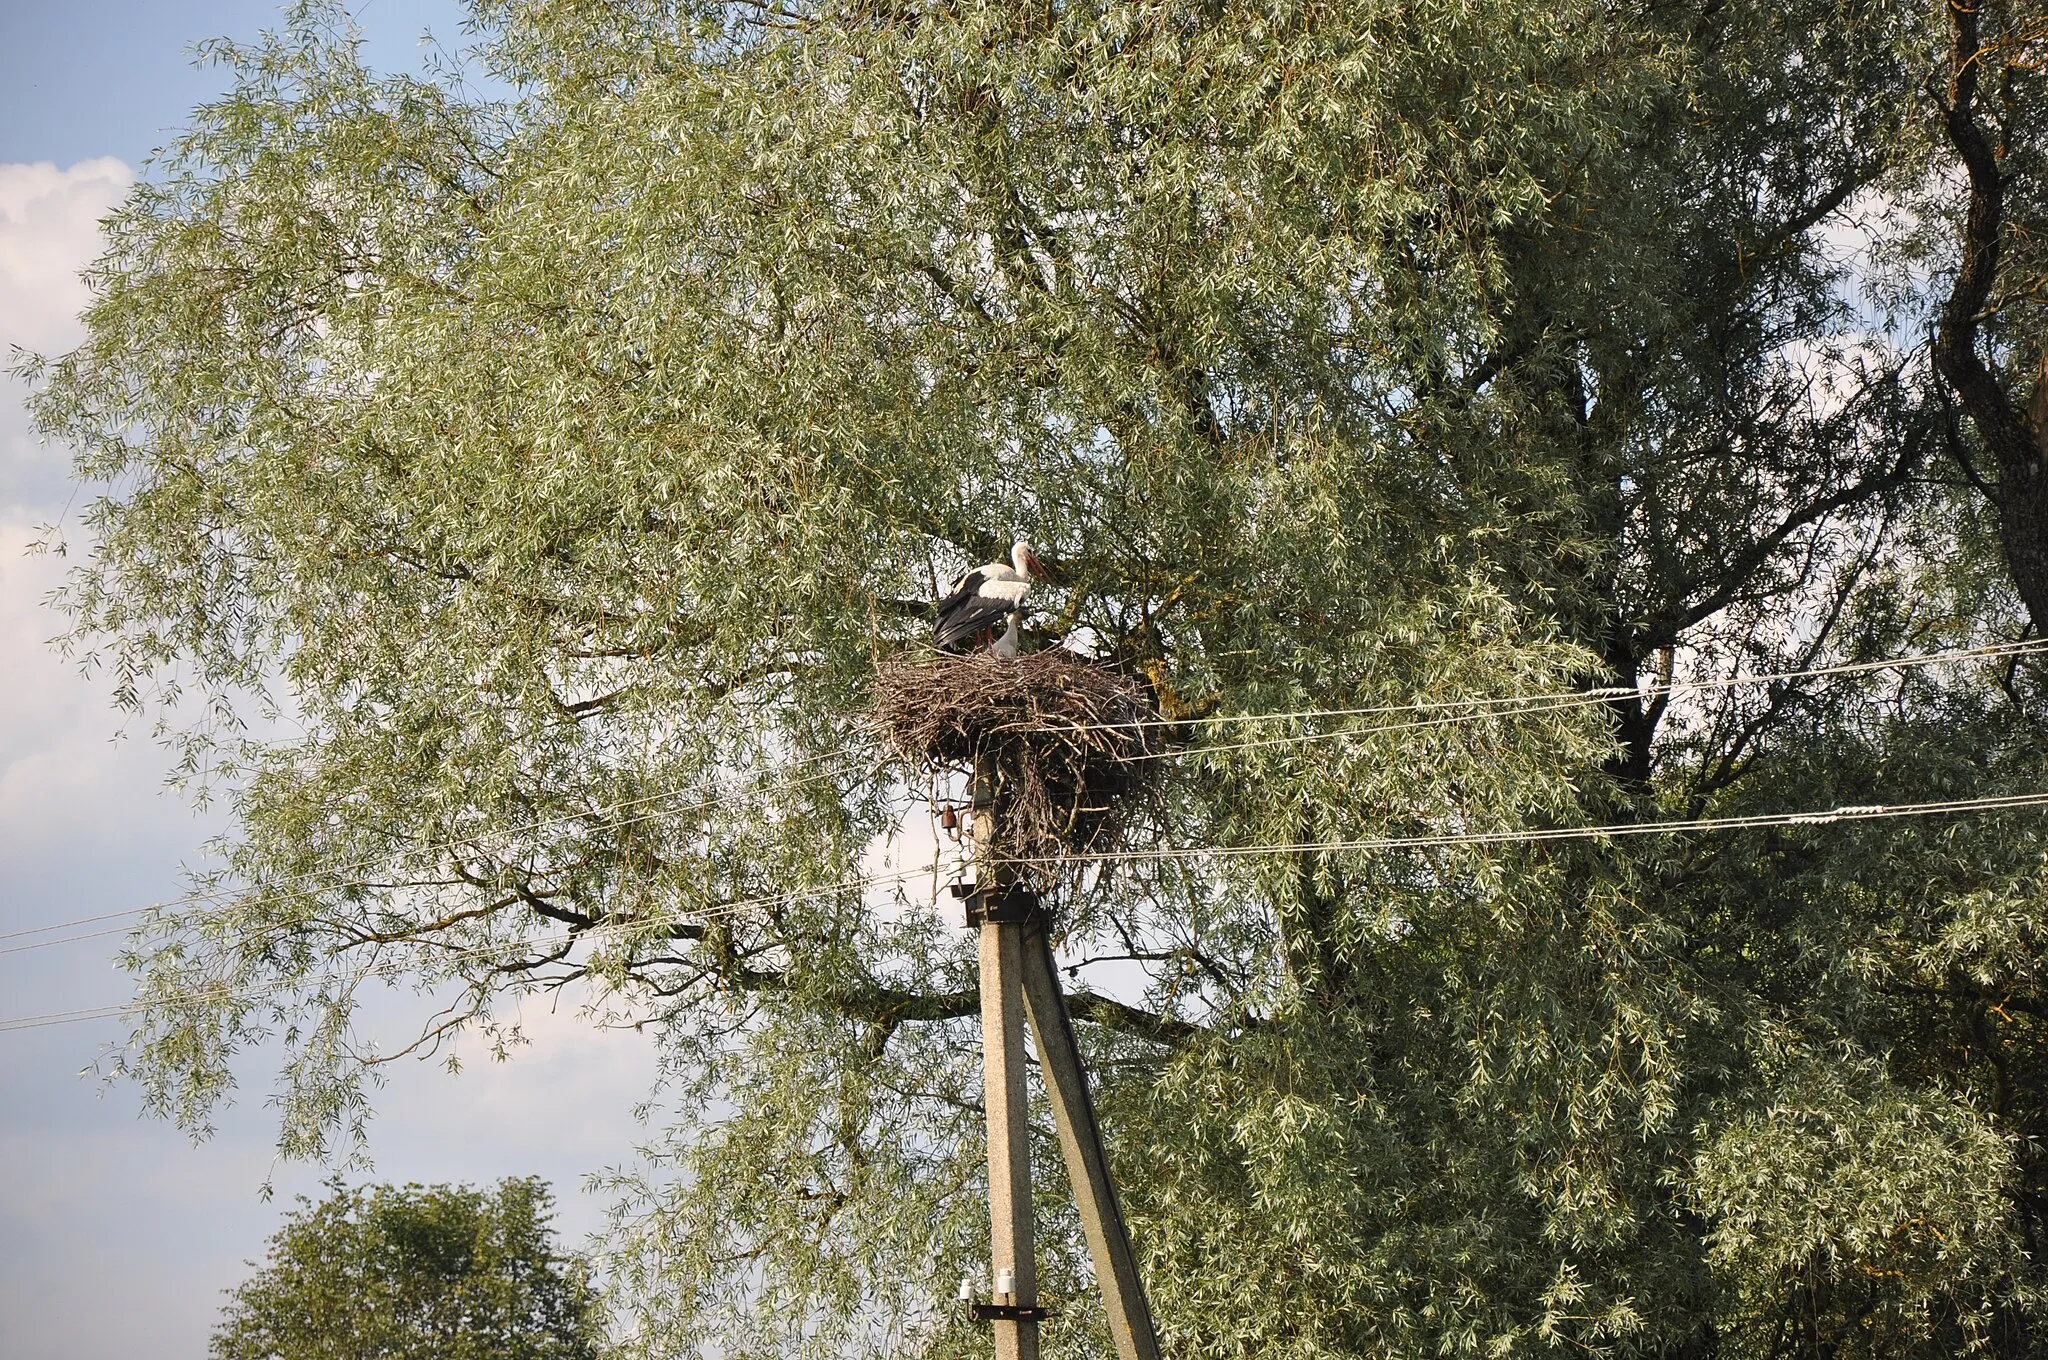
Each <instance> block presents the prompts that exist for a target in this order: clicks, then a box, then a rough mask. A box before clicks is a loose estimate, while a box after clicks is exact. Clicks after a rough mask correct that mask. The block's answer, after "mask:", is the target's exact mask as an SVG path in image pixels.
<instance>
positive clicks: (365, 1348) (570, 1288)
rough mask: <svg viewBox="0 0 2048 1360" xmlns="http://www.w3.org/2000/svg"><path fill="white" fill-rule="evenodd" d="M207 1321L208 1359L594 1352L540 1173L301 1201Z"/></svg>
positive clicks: (521, 1356)
mask: <svg viewBox="0 0 2048 1360" xmlns="http://www.w3.org/2000/svg"><path fill="white" fill-rule="evenodd" d="M299 1203H300V1208H299V1210H298V1211H297V1212H296V1213H293V1214H291V1215H289V1216H288V1217H287V1218H286V1221H285V1225H284V1226H283V1227H282V1228H280V1229H278V1231H277V1233H276V1235H275V1236H273V1237H272V1238H271V1240H270V1252H269V1255H268V1257H267V1258H266V1261H265V1264H264V1266H263V1268H262V1269H261V1270H259V1271H258V1272H257V1273H256V1275H255V1276H254V1277H252V1278H251V1279H249V1280H248V1281H247V1282H245V1283H244V1284H242V1285H241V1286H240V1287H238V1288H237V1289H236V1290H235V1291H234V1293H233V1295H232V1298H231V1301H230V1302H229V1304H228V1305H227V1307H226V1308H225V1309H224V1310H223V1312H224V1314H225V1316H224V1317H223V1318H222V1321H221V1323H220V1325H219V1326H218V1327H217V1328H216V1329H215V1330H214V1334H213V1349H212V1354H213V1355H214V1357H215V1360H324V1357H330V1356H333V1357H343V1356H349V1357H353V1356H367V1355H375V1356H390V1357H393V1358H394V1360H399V1358H400V1357H406V1358H408V1360H428V1357H432V1360H592V1357H595V1356H596V1354H597V1348H598V1344H599V1341H600V1339H601V1338H600V1332H599V1323H598V1321H597V1313H596V1308H595V1300H594V1298H593V1296H592V1294H591V1291H590V1287H589V1285H588V1283H587V1282H586V1279H585V1274H584V1267H583V1264H582V1262H580V1261H578V1260H575V1259H573V1258H564V1257H562V1256H559V1255H557V1254H556V1252H555V1250H554V1243H553V1234H552V1233H550V1232H549V1230H548V1226H547V1220H548V1210H549V1196H548V1190H547V1187H546V1186H545V1185H544V1184H542V1183H541V1182H540V1181H538V1180H507V1181H503V1182H501V1183H500V1184H499V1186H498V1188H497V1189H496V1191H494V1192H491V1193H488V1194H487V1193H485V1192H483V1191H479V1190H472V1189H469V1188H467V1187H458V1186H445V1185H438V1186H421V1185H408V1186H405V1187H404V1188H402V1189H401V1188H397V1187H393V1186H388V1185H381V1186H374V1187H363V1188H357V1189H354V1190H348V1189H344V1188H343V1187H342V1186H341V1185H339V1184H338V1183H337V1184H336V1185H335V1187H334V1193H333V1194H332V1195H330V1196H329V1197H328V1198H326V1199H324V1200H322V1201H321V1202H320V1203H318V1204H314V1203H311V1202H310V1201H307V1200H304V1199H301V1200H300V1201H299Z"/></svg>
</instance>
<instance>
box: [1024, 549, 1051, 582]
mask: <svg viewBox="0 0 2048 1360" xmlns="http://www.w3.org/2000/svg"><path fill="white" fill-rule="evenodd" d="M1024 571H1025V574H1027V575H1030V576H1036V577H1039V578H1040V579H1041V580H1043V579H1045V578H1046V577H1047V576H1048V575H1049V573H1047V571H1046V569H1045V563H1043V562H1041V561H1039V560H1038V554H1037V553H1025V554H1024Z"/></svg>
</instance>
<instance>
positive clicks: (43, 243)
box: [0, 156, 135, 524]
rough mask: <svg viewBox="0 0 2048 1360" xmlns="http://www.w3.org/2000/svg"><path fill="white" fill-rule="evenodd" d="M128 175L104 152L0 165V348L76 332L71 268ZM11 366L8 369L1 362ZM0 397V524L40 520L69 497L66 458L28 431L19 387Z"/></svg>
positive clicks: (46, 348) (45, 350)
mask: <svg viewBox="0 0 2048 1360" xmlns="http://www.w3.org/2000/svg"><path fill="white" fill-rule="evenodd" d="M134 179H135V176H134V173H133V172H132V171H130V170H129V168H128V167H127V166H126V165H124V164H122V163H121V162H120V161H117V160H115V159H113V158H112V157H110V156H102V157H100V158H99V159H97V160H89V161H80V162H79V163H78V164H76V165H74V166H72V167H71V168H70V169H68V170H59V169H58V168H57V167H56V166H54V165H51V164H50V163H49V162H47V161H42V162H38V163H36V164H34V165H21V164H0V353H11V352H12V351H13V350H14V349H16V348H19V349H23V350H28V351H31V352H34V353H39V354H58V353H62V352H63V351H64V350H67V349H69V348H71V347H72V346H73V345H75V344H77V343H78V341H79V339H80V338H81V337H82V336H83V334H84V332H83V330H82V329H81V327H80V325H79V321H78V314H79V312H80V311H82V310H83V309H84V307H85V305H86V302H87V301H88V300H89V298H90V293H89V292H88V291H87V289H86V285H85V282H84V280H83V279H81V278H79V271H80V270H82V269H84V268H85V267H86V266H87V265H89V264H91V263H92V261H93V260H94V259H95V258H96V257H97V256H98V255H99V253H100V250H101V236H100V230H99V222H100V219H101V218H102V217H104V216H106V214H107V213H108V212H110V211H112V210H113V209H114V207H115V206H117V205H118V204H119V203H120V202H121V200H122V198H123V197H125V196H126V194H127V193H128V188H129V186H130V185H131V184H132V183H133V182H134ZM8 366H11V365H8ZM7 388H8V390H7V392H6V394H5V398H4V400H0V520H4V521H6V522H8V523H10V524H13V523H22V522H28V521H34V520H37V519H38V518H41V519H47V518H50V517H51V516H52V515H53V514H54V513H55V512H57V511H60V510H61V509H62V508H63V506H64V503H65V501H66V499H67V498H68V497H69V495H70V485H69V471H70V467H69V459H68V458H66V457H65V456H64V454H63V453H62V451H61V450H52V449H49V448H46V447H43V446H41V445H40V444H39V443H38V442H37V440H36V438H35V436H34V434H33V433H32V432H31V431H30V429H29V424H28V415H27V412H26V411H25V410H24V409H23V407H22V403H21V397H22V396H23V395H24V393H23V389H22V388H21V387H20V386H19V384H16V383H14V382H13V381H11V380H9V381H8V383H7Z"/></svg>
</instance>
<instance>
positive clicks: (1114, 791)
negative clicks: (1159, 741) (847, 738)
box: [868, 648, 1158, 860]
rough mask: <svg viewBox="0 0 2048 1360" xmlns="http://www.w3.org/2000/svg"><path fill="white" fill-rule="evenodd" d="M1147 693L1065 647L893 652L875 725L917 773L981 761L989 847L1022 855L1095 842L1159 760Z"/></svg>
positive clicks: (883, 674) (879, 677) (878, 680)
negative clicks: (1007, 653) (993, 804)
mask: <svg viewBox="0 0 2048 1360" xmlns="http://www.w3.org/2000/svg"><path fill="white" fill-rule="evenodd" d="M1151 716H1152V715H1151V710H1150V708H1149V707H1147V705H1146V703H1145V697H1144V691H1143V689H1141V688H1140V686H1139V685H1138V684H1137V683H1136V682H1134V681H1133V680H1132V679H1130V678H1129V677H1128V676H1125V675H1123V674H1120V673H1119V672H1117V671H1115V670H1113V669H1111V668H1110V667H1108V666H1104V665H1101V664H1099V663H1097V662H1093V661H1090V660H1088V659H1087V658H1086V657H1082V656H1078V655H1076V654H1075V653H1073V652H1070V651H1067V650H1065V649H1063V648H1055V649H1052V650H1049V651H1043V652H1033V653H1031V654H1030V655H1028V656H1021V657H1001V656H996V655H993V654H991V653H988V652H980V653H970V654H968V655H965V656H950V655H946V654H944V653H937V652H919V653H909V654H905V655H900V656H895V657H891V658H889V659H888V660H885V661H884V662H882V664H881V666H880V667H879V668H878V670H877V672H876V675H875V703H874V707H873V709H872V710H871V711H870V713H869V715H868V722H869V725H870V727H871V728H872V730H873V731H874V732H875V733H876V734H877V735H878V736H880V737H881V738H882V740H883V742H884V743H886V744H887V746H888V747H889V749H890V750H891V751H893V752H894V753H895V755H896V756H897V758H898V759H900V760H901V761H903V763H904V764H905V765H907V766H909V767H910V769H911V771H912V772H913V773H915V774H930V773H933V772H936V771H937V770H939V769H942V768H945V767H949V766H970V767H971V766H973V765H974V764H975V763H976V762H977V761H979V760H986V761H988V762H989V763H990V765H991V766H992V767H993V769H994V771H995V776H996V780H997V788H998V797H1000V799H1001V800H1002V804H1003V825H1002V827H1001V828H1000V830H999V833H998V842H997V848H998V851H999V853H1001V854H1002V855H1004V856H1006V857H1009V858H1015V859H1023V860H1031V859H1035V858H1046V859H1051V858H1055V857H1059V856H1064V855H1071V854H1074V853H1077V852H1085V851H1088V850H1091V849H1100V848H1102V847H1103V846H1104V844H1105V842H1106V841H1107V840H1108V839H1110V838H1111V837H1112V836H1113V835H1114V832H1115V830H1116V826H1117V819H1116V818H1115V815H1114V814H1115V813H1116V811H1117V809H1118V807H1119V805H1120V804H1122V803H1123V802H1124V801H1125V800H1127V799H1128V798H1129V797H1130V796H1131V795H1132V794H1134V793H1136V792H1138V791H1140V789H1141V787H1142V786H1143V785H1144V783H1145V782H1146V781H1147V780H1148V779H1149V778H1150V777H1151V776H1152V774H1153V773H1154V772H1155V771H1156V770H1157V768H1158V762H1157V761H1154V760H1150V759H1147V757H1149V756H1150V755H1151V754H1152V751H1151V749H1150V746H1151V737H1152V735H1153V734H1154V733H1155V731H1156V729H1154V728H1152V727H1149V726H1148V725H1147V723H1146V720H1147V719H1148V718H1150V717H1151Z"/></svg>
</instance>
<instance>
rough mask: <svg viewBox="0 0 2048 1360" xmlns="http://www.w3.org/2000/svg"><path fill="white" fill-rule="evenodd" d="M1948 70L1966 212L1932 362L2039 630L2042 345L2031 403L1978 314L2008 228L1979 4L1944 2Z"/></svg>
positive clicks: (2043, 554)
mask: <svg viewBox="0 0 2048 1360" xmlns="http://www.w3.org/2000/svg"><path fill="white" fill-rule="evenodd" d="M1948 14H1949V25H1950V34H1951V38H1952V46H1951V48H1950V57H1949V60H1950V77H1949V88H1948V93H1947V97H1946V98H1941V97H1940V96H1937V102H1938V103H1939V104H1940V106H1941V112H1942V130H1943V132H1944V133H1945V134H1946V135H1947V137H1948V141H1949V145H1951V146H1952V147H1954V148H1955V151H1956V154H1957V156H1958V157H1960V158H1961V160H1962V163H1963V168H1964V170H1965V171H1966V172H1967V174H1968V176H1969V181H1970V202H1969V208H1968V211H1967V212H1966V213H1965V215H1964V219H1963V238H1962V262H1961V264H1960V266H1959V267H1958V268H1957V270H1956V277H1955V282H1954V284H1953V285H1951V287H1950V289H1949V296H1948V300H1947V302H1946V303H1945V304H1944V305H1943V307H1942V309H1941V319H1940V322H1939V324H1938V325H1937V326H1936V329H1935V336H1934V368H1935V371H1936V372H1937V373H1939V374H1940V375H1941V379H1942V381H1943V382H1945V383H1946V384H1947V385H1948V386H1949V388H1950V390H1952V391H1953V392H1954V393H1955V395H1956V400H1957V403H1958V404H1959V405H1960V406H1961V407H1962V409H1963V412H1964V413H1965V414H1966V415H1968V416H1969V418H1970V423H1971V424H1972V425H1973V426H1975V427H1976V430H1977V435H1978V437H1979V438H1980V439H1982V440H1983V442H1984V447H1985V449H1986V450H1988V451H1989V453H1990V454H1991V459H1992V462H1993V464H1994V465H1995V466H1996V468H1997V471H1998V480H1997V482H1996V484H1990V483H1987V482H1984V481H1983V480H1981V479H1980V478H1979V477H1978V476H1977V475H1976V470H1975V469H1974V468H1972V467H1969V466H1968V465H1967V463H1966V464H1965V472H1966V474H1967V475H1969V477H1970V479H1971V481H1972V482H1974V483H1976V484H1977V485H1978V486H1979V487H1981V488H1982V489H1984V490H1985V491H1986V492H1987V493H1988V494H1989V495H1990V498H1991V501H1992V503H1993V504H1994V505H1995V506H1996V507H1997V510H1998V533H1999V540H2000V544H2001V546H2002V547H2003V548H2004V550H2005V558H2006V565H2007V568H2008V570H2010V571H2011V573H2012V580H2013V585H2014V586H2015V587H2016V588H2017V589H2018V590H2019V593H2020V598H2021V600H2023V601H2024V602H2025V604H2026V607H2027V614H2028V617H2029V618H2030V619H2031V620H2032V621H2033V624H2034V627H2035V629H2036V630H2037V631H2038V630H2040V629H2042V628H2044V627H2048V355H2043V356H2042V359H2041V367H2040V372H2039V373H2038V375H2037V376H2036V378H2035V383H2034V393H2033V400H2032V402H2031V403H2030V404H2029V405H2030V409H2023V408H2022V406H2021V404H2020V402H2019V401H2018V400H2017V399H2015V398H2014V396H2013V394H2012V393H2011V392H2009V391H2008V390H2007V388H2006V384H2005V383H2004V382H2003V381H2002V380H2001V378H2000V376H1999V374H1998V373H1997V372H1996V371H1995V370H1994V369H1993V367H1992V365H1991V364H1989V363H1987V362H1986V361H1985V358H1984V356H1983V354H1982V353H1981V352H1980V349H1981V345H1982V341H1983V334H1982V330H1983V321H1984V317H1985V311H1986V307H1987V305H1988V304H1989V303H1990V301H1991V297H1992V293H1993V290H1994V289H1995V288H1996V286H1997V284H1998V268H1999V257H2000V254H2001V250H2002V246H2003V243H2004V237H2005V233H2006V230H2007V224H2006V219H2005V202H2006V191H2007V189H2008V187H2009V180H2008V178H2007V173H2006V168H2005V164H2004V150H2005V148H2004V147H2003V146H2002V145H2001V141H2002V139H2003V137H2002V134H2001V138H2000V140H1997V141H1995V140H1994V139H1993V136H1992V134H1991V133H1990V132H1988V131H1987V130H1986V129H1985V127H1984V125H1983V124H1982V122H1980V121H1979V117H1978V95H1979V90H1980V86H1981V84H1982V81H1983V75H1984V69H1985V59H1986V57H1987V55H1989V52H1988V50H1987V49H1986V48H1985V46H1984V41H1983V33H1982V24H1981V17H1982V16H1981V11H1980V10H1979V9H1978V8H1976V7H1973V6H1965V5H1950V6H1948Z"/></svg>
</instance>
